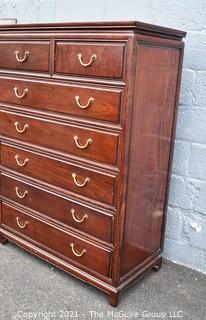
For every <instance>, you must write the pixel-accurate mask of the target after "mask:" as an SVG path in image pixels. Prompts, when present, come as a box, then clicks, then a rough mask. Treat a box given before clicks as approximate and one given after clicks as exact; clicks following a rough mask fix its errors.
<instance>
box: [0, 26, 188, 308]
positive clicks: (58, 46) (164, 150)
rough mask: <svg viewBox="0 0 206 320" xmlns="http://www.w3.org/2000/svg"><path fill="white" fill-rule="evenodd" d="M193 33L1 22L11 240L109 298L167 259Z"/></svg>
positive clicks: (1, 217)
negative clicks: (183, 81) (183, 80)
mask: <svg viewBox="0 0 206 320" xmlns="http://www.w3.org/2000/svg"><path fill="white" fill-rule="evenodd" d="M184 36H185V33H184V32H182V31H178V30H173V29H168V28H163V27H158V26H153V25H149V24H144V23H139V22H99V23H64V24H42V25H12V26H1V27H0V88H1V90H0V119H1V121H0V139H1V211H0V242H1V243H6V241H7V240H10V241H12V242H14V243H16V244H17V245H19V246H21V247H22V248H24V249H26V250H28V251H29V252H31V253H32V254H35V255H37V256H39V257H41V258H42V259H44V260H46V261H49V262H50V263H51V264H53V265H55V266H57V267H59V268H61V269H62V270H65V271H66V272H68V273H70V274H71V275H74V276H75V277H78V278H80V279H82V280H84V281H86V282H88V283H90V284H93V285H94V286H96V287H97V288H99V289H101V290H103V291H104V292H106V293H107V294H108V295H109V302H110V304H111V305H113V306H115V305H117V303H118V297H119V294H120V293H121V292H122V291H123V290H125V289H126V288H127V287H128V286H129V285H131V284H132V283H133V282H135V281H136V280H137V279H138V278H139V277H140V276H142V275H144V274H145V273H146V272H148V271H149V270H152V269H153V270H157V269H159V267H160V266H161V259H162V258H161V256H162V250H163V242H164V241H163V240H164V228H165V220H166V207H167V198H168V189H169V180H170V172H171V164H172V153H173V144H174V134H175V125H176V116H177V106H178V95H179V85H180V76H181V67H182V58H183V48H184V43H183V41H182V38H183V37H184Z"/></svg>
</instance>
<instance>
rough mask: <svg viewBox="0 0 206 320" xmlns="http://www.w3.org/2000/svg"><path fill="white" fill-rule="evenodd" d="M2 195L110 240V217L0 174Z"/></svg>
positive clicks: (111, 222)
mask: <svg viewBox="0 0 206 320" xmlns="http://www.w3.org/2000/svg"><path fill="white" fill-rule="evenodd" d="M1 187H2V195H3V196H4V197H6V198H9V199H12V200H14V201H16V202H18V203H20V204H22V205H24V206H27V207H29V208H32V209H34V210H36V211H39V212H41V213H42V214H44V215H45V216H48V217H50V218H52V219H54V220H56V221H58V222H60V223H62V224H64V226H71V227H73V228H76V229H77V230H80V231H83V232H85V233H88V234H90V235H92V236H94V237H97V238H99V239H101V240H103V241H106V242H112V224H113V221H112V216H110V215H107V214H104V213H102V212H100V211H96V210H93V209H91V208H88V207H86V206H82V205H80V204H77V203H75V202H72V201H70V200H68V199H65V198H63V197H60V196H57V195H54V194H52V193H50V192H47V191H45V190H43V189H40V188H37V187H34V186H32V185H30V184H28V183H24V182H22V181H19V180H16V179H12V178H10V177H7V176H5V175H3V174H2V176H1Z"/></svg>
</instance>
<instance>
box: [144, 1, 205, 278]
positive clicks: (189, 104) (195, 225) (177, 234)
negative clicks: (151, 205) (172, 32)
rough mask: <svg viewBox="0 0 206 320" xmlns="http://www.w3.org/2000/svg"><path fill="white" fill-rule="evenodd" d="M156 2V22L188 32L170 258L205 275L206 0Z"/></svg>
mask: <svg viewBox="0 0 206 320" xmlns="http://www.w3.org/2000/svg"><path fill="white" fill-rule="evenodd" d="M151 3H152V6H151V7H150V16H151V22H152V23H156V24H160V25H164V26H168V27H173V28H179V29H182V30H185V31H187V32H188V34H187V37H186V46H185V57H184V65H183V76H182V84H181V94H180V108H179V116H178V125H177V134H176V143H175V153H174V163H173V170H172V171H173V175H172V183H171V189H170V197H169V210H168V220H167V231H166V243H165V256H166V257H168V258H170V259H171V260H173V261H176V262H178V263H180V264H184V265H188V266H190V267H192V268H195V269H198V270H201V271H202V272H205V273H206V19H205V17H206V1H205V0H197V1H194V0H152V1H151Z"/></svg>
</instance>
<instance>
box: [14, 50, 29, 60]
mask: <svg viewBox="0 0 206 320" xmlns="http://www.w3.org/2000/svg"><path fill="white" fill-rule="evenodd" d="M14 54H15V56H16V60H17V61H18V62H25V61H26V60H27V59H28V57H29V51H25V53H24V56H23V58H19V51H18V50H17V51H15V52H14Z"/></svg>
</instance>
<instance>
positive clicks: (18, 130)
mask: <svg viewBox="0 0 206 320" xmlns="http://www.w3.org/2000/svg"><path fill="white" fill-rule="evenodd" d="M14 125H15V128H16V131H17V132H19V133H24V132H25V131H26V129H28V128H29V125H28V123H26V124H25V125H24V127H23V129H20V128H19V122H18V121H16V122H15V123H14Z"/></svg>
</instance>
